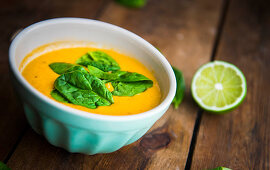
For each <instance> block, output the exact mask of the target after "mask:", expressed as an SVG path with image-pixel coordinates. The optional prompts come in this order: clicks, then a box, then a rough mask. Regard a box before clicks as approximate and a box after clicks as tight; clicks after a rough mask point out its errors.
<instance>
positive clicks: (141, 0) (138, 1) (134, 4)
mask: <svg viewBox="0 0 270 170" xmlns="http://www.w3.org/2000/svg"><path fill="white" fill-rule="evenodd" d="M115 1H116V2H118V3H119V4H121V5H123V6H126V7H130V8H142V7H144V6H145V4H146V2H147V0H115Z"/></svg>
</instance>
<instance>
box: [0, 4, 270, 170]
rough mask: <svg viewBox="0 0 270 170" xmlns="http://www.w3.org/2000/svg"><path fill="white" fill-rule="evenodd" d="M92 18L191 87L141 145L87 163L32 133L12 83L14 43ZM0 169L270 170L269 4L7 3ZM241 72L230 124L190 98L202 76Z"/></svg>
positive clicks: (1, 48) (1, 11) (0, 50)
mask: <svg viewBox="0 0 270 170" xmlns="http://www.w3.org/2000/svg"><path fill="white" fill-rule="evenodd" d="M55 17H84V18H91V19H97V20H101V21H105V22H109V23H112V24H115V25H118V26H121V27H123V28H126V29H128V30H130V31H132V32H134V33H136V34H138V35H139V36H141V37H143V38H144V39H146V40H147V41H149V42H150V43H152V44H153V45H154V46H156V47H158V48H159V49H161V51H162V52H163V53H164V55H165V56H166V58H167V59H168V60H169V62H170V63H172V64H173V65H174V66H176V67H178V68H179V69H181V70H182V71H183V73H184V77H185V80H186V86H187V90H186V94H185V99H184V101H183V103H182V104H181V106H180V108H179V109H177V110H175V109H173V108H170V109H169V110H168V111H167V112H166V114H165V115H164V116H163V117H162V118H161V119H160V120H159V121H158V122H157V123H156V124H155V125H154V126H153V127H152V128H151V130H150V131H149V132H148V133H147V134H146V135H145V136H144V137H142V138H141V139H140V140H139V141H137V142H135V143H134V144H131V145H128V146H126V147H124V148H122V149H120V150H119V151H116V152H114V153H111V154H98V155H94V156H86V155H82V154H70V153H68V152H66V151H65V150H63V149H60V148H56V147H54V146H52V145H50V144H48V142H47V141H46V140H45V139H44V138H43V137H41V136H39V135H37V134H36V133H35V132H33V130H32V129H31V128H30V127H29V125H28V124H27V122H26V118H25V116H24V113H23V110H22V106H21V104H20V102H19V100H18V99H17V97H16V94H15V93H14V91H13V89H12V85H11V81H10V78H9V66H8V48H9V45H10V39H11V37H12V35H13V34H14V33H15V32H16V31H18V30H20V29H22V28H24V27H26V26H28V25H30V24H32V23H35V22H37V21H41V20H44V19H49V18H55ZM0 19H1V27H0V35H1V36H0V56H1V57H0V75H1V76H0V94H1V95H0V108H1V113H0V161H3V162H4V163H7V165H8V166H9V167H10V168H12V169H19V170H22V169H26V170H29V169H153V170H158V169H161V170H165V169H173V170H175V169H176V170H181V169H187V170H188V169H194V170H200V169H209V168H215V167H218V166H225V167H228V168H231V169H239V170H243V169H256V170H257V169H263V170H265V169H270V115H269V114H270V113H269V111H270V97H269V96H270V76H269V72H270V69H269V67H270V5H269V2H268V1H261V0H256V1H254V0H243V1H240V0H148V3H147V5H146V6H145V7H143V8H141V9H129V8H125V7H123V6H120V5H118V4H116V3H115V2H114V1H110V0H43V1H38V0H8V1H4V0H2V1H1V8H0ZM212 60H224V61H228V62H231V63H233V64H235V65H236V66H237V67H239V68H240V69H241V70H242V71H243V73H244V74H245V76H246V79H247V85H248V93H247V96H246V99H245V101H244V103H243V104H242V105H241V106H240V107H238V108H237V109H236V110H234V111H232V112H231V113H229V114H226V115H212V114H209V113H206V112H204V111H203V110H201V109H199V108H198V106H197V105H196V104H195V103H194V102H193V100H192V97H191V94H190V88H189V87H190V83H191V78H192V76H193V74H194V73H195V71H196V70H197V69H198V67H199V66H200V65H202V64H204V63H206V62H209V61H212Z"/></svg>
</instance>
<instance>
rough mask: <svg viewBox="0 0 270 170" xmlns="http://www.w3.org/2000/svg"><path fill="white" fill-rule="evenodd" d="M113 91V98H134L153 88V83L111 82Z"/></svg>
mask: <svg viewBox="0 0 270 170" xmlns="http://www.w3.org/2000/svg"><path fill="white" fill-rule="evenodd" d="M112 86H113V88H114V91H112V94H113V95H115V96H134V95H136V94H139V93H141V92H144V91H145V90H146V89H148V88H150V87H152V86H153V82H152V81H151V80H150V81H137V82H119V81H118V82H117V81H116V82H112Z"/></svg>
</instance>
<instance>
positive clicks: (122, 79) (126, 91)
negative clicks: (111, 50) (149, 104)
mask: <svg viewBox="0 0 270 170" xmlns="http://www.w3.org/2000/svg"><path fill="white" fill-rule="evenodd" d="M88 70H89V74H91V75H93V76H96V77H98V78H100V79H103V80H105V81H106V82H112V86H113V87H114V91H113V92H112V94H113V95H115V96H134V95H136V94H138V93H141V92H144V91H145V90H146V89H148V88H150V87H152V86H153V81H152V80H150V79H148V78H147V77H145V76H144V75H142V74H139V73H132V72H127V71H115V72H112V73H107V72H104V71H102V70H99V69H98V68H95V67H93V66H88Z"/></svg>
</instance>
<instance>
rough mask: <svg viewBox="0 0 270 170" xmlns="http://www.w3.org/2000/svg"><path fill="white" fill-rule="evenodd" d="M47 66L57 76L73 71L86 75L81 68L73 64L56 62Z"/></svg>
mask: <svg viewBox="0 0 270 170" xmlns="http://www.w3.org/2000/svg"><path fill="white" fill-rule="evenodd" d="M49 66H50V68H51V69H52V70H53V71H54V72H55V73H57V74H65V73H68V72H71V71H75V70H78V71H81V72H84V73H88V72H87V71H86V70H85V69H84V68H83V67H82V66H78V65H75V64H69V63H62V62H56V63H51V64H50V65H49Z"/></svg>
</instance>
